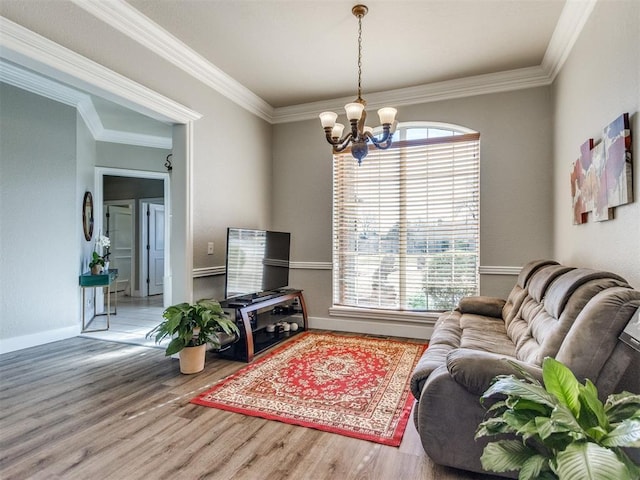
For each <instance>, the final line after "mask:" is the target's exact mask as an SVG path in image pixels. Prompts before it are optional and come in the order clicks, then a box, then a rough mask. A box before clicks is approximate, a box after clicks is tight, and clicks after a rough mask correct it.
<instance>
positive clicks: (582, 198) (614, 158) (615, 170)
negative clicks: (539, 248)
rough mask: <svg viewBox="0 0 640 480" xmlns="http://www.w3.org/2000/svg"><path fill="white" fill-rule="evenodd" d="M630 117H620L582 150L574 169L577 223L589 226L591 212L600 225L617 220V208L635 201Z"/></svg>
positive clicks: (573, 203) (572, 193) (574, 219)
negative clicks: (598, 141)
mask: <svg viewBox="0 0 640 480" xmlns="http://www.w3.org/2000/svg"><path fill="white" fill-rule="evenodd" d="M631 165H632V164H631V130H630V129H629V114H628V113H625V114H622V115H620V116H619V117H618V118H617V119H615V120H614V121H613V122H611V123H610V124H609V125H607V127H606V128H605V129H604V131H603V139H602V141H601V142H600V143H598V144H597V145H596V144H594V141H593V139H589V140H587V141H586V142H585V143H583V144H582V146H581V147H580V158H578V159H577V160H576V161H575V162H574V163H573V165H572V169H571V198H572V207H573V223H574V224H576V225H579V224H582V223H585V222H586V221H587V218H588V213H589V212H592V215H593V220H595V221H597V222H600V221H603V220H611V219H612V218H613V207H617V206H619V205H624V204H626V203H631V202H632V201H633V187H632V170H631V168H632V167H631Z"/></svg>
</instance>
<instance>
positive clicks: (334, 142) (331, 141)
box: [324, 127, 353, 150]
mask: <svg viewBox="0 0 640 480" xmlns="http://www.w3.org/2000/svg"><path fill="white" fill-rule="evenodd" d="M324 133H325V138H326V139H327V142H329V144H331V145H333V146H334V147H335V146H336V145H342V144H345V143H346V144H348V143H349V141H350V140H351V139H352V138H353V135H352V134H351V132H347V133H346V134H345V135H343V137H342V138H340V139H336V140H334V139H333V137H332V136H331V127H327V128H325V129H324ZM343 150H344V148H343Z"/></svg>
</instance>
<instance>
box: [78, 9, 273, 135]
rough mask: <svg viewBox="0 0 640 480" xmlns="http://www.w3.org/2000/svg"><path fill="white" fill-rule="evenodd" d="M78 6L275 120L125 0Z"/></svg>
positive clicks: (264, 105)
mask: <svg viewBox="0 0 640 480" xmlns="http://www.w3.org/2000/svg"><path fill="white" fill-rule="evenodd" d="M72 1H73V2H74V3H75V4H76V5H78V6H79V7H81V8H83V9H84V10H86V11H87V12H89V13H91V14H92V15H94V16H95V17H97V18H99V19H100V20H102V21H103V22H105V23H106V24H107V25H109V26H111V27H113V28H115V29H117V30H119V31H120V32H122V33H124V34H125V35H127V36H128V37H130V38H131V39H133V40H135V41H136V42H138V43H140V44H141V45H143V46H145V47H146V48H148V49H149V50H151V51H152V52H154V53H155V54H157V55H159V56H160V57H162V58H164V59H165V60H167V61H168V62H170V63H172V64H173V65H175V66H176V67H178V68H180V69H182V70H183V71H185V72H186V73H188V74H189V75H191V76H192V77H194V78H195V79H197V80H199V81H201V82H202V83H204V84H205V85H208V86H209V87H211V88H213V89H214V90H215V91H217V92H218V93H220V94H221V95H223V96H225V97H227V98H228V99H229V100H231V101H232V102H235V103H236V104H238V105H239V106H241V107H243V108H244V109H246V110H248V111H249V112H251V113H253V114H254V115H257V116H258V117H260V118H262V119H263V120H266V121H269V122H270V121H271V117H272V115H273V107H272V106H271V105H269V104H268V103H267V102H265V101H264V100H263V99H261V98H260V97H258V96H257V95H256V94H255V93H253V92H252V91H251V90H249V89H248V88H246V87H245V86H244V85H242V84H240V83H239V82H237V81H236V80H234V79H233V78H231V77H230V76H229V75H227V74H226V73H224V72H223V71H222V70H220V69H219V68H218V67H216V66H215V65H213V64H212V63H210V62H209V61H208V60H206V59H205V58H204V57H203V56H202V55H200V54H199V53H197V52H196V51H194V50H192V49H191V48H190V47H188V46H187V45H185V44H184V43H183V42H182V41H180V40H179V39H177V38H176V37H174V36H173V35H171V34H170V33H169V32H167V31H166V30H165V29H163V28H162V27H161V26H160V25H158V24H157V23H155V22H153V21H152V20H151V19H149V18H148V17H146V16H145V15H143V14H142V13H140V12H139V11H138V10H136V9H135V8H133V7H132V6H131V5H129V4H128V3H127V2H125V1H123V0H113V1H109V2H105V1H104V0H72Z"/></svg>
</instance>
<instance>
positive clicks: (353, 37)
mask: <svg viewBox="0 0 640 480" xmlns="http://www.w3.org/2000/svg"><path fill="white" fill-rule="evenodd" d="M127 3H129V4H130V5H131V6H132V7H134V8H135V9H136V10H138V11H139V12H140V13H142V14H143V15H144V16H146V17H148V18H149V19H150V20H151V21H153V22H154V23H156V24H157V25H159V26H160V27H162V28H163V29H164V30H166V31H167V32H169V33H170V34H171V35H173V36H174V37H176V38H177V39H179V40H180V41H181V42H183V43H184V44H185V45H186V46H188V47H189V48H190V49H191V50H193V51H195V52H197V53H198V54H199V55H200V56H201V57H203V58H204V59H206V61H208V62H210V63H211V64H213V65H215V66H217V67H218V68H220V69H221V70H222V71H223V72H225V73H226V74H228V75H229V76H231V77H232V78H233V79H235V80H236V81H238V82H239V83H240V84H242V85H243V86H245V87H246V88H248V89H249V90H250V91H252V92H253V93H255V94H256V95H257V96H259V97H260V98H262V99H263V100H264V101H266V102H267V103H268V104H269V105H271V106H272V107H275V108H278V107H286V106H291V105H298V104H303V103H309V102H315V101H320V100H328V99H333V98H339V97H344V96H355V93H356V87H357V52H358V50H357V45H358V44H357V33H358V22H357V19H356V17H354V16H353V15H352V13H351V8H352V7H353V5H355V4H356V3H357V2H356V1H354V0H347V1H345V0H322V1H319V0H316V1H308V0H234V1H229V0H163V1H157V0H127ZM365 3H366V5H367V6H368V7H369V12H368V14H367V15H366V16H365V17H364V18H363V21H362V30H363V32H362V43H363V59H362V87H363V90H364V93H365V94H366V92H381V91H386V90H395V89H400V88H407V87H415V86H419V85H425V84H430V83H434V82H442V81H447V80H453V79H459V78H464V77H469V76H475V75H482V74H490V73H496V72H502V71H506V70H513V69H519V68H524V67H532V66H538V65H540V64H541V62H542V59H543V57H544V55H545V52H546V50H547V46H548V45H549V42H550V40H551V37H552V35H553V32H554V29H555V27H556V25H557V23H558V19H559V17H560V13H561V12H562V9H563V7H564V4H565V0H408V1H407V0H393V1H390V0H368V1H366V2H365Z"/></svg>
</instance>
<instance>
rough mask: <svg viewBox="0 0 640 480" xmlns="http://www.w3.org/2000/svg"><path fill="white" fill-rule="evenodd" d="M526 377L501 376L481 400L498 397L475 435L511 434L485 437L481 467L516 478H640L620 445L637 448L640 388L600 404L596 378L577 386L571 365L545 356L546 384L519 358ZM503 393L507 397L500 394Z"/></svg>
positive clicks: (639, 426)
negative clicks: (489, 439)
mask: <svg viewBox="0 0 640 480" xmlns="http://www.w3.org/2000/svg"><path fill="white" fill-rule="evenodd" d="M510 363H511V364H512V365H514V367H515V368H516V369H517V370H519V372H520V374H521V376H522V377H524V378H516V377H515V376H514V375H500V376H498V377H496V378H495V379H494V383H493V384H492V385H491V386H490V387H489V389H488V390H487V391H486V392H485V393H484V395H483V396H482V398H481V402H483V403H484V402H485V401H486V400H487V399H489V398H492V397H494V396H496V395H497V396H499V397H501V398H502V399H501V400H499V401H497V402H496V403H495V404H493V405H492V406H491V407H490V408H489V413H490V414H491V415H492V416H491V417H490V418H488V419H486V420H485V421H483V422H482V423H481V424H480V426H479V428H478V431H477V433H476V438H478V437H484V436H493V435H500V434H504V433H507V434H515V435H516V436H517V437H519V438H516V439H513V438H512V439H502V440H499V441H495V442H490V443H489V444H487V446H486V447H485V448H484V451H483V453H482V457H481V459H480V460H481V462H482V468H484V469H485V470H488V471H493V472H507V471H517V472H519V477H518V478H519V479H521V480H524V479H545V480H546V479H556V478H557V479H561V480H573V479H576V480H578V479H579V480H582V479H600V480H605V479H607V480H608V479H611V480H627V479H628V480H632V479H638V478H640V467H638V465H635V464H634V463H633V461H632V460H631V459H630V458H629V457H628V456H627V454H626V453H625V452H624V451H623V447H636V448H637V447H640V395H635V394H631V393H629V392H622V393H619V394H612V395H609V397H608V398H607V400H606V402H605V403H604V404H603V403H602V402H601V401H600V400H599V399H598V391H597V389H596V387H595V385H594V384H593V383H592V382H591V381H589V380H588V379H587V380H586V382H585V384H584V385H582V384H581V383H579V382H578V380H577V379H576V377H575V376H574V375H573V373H572V372H571V370H569V368H567V367H566V366H565V365H563V364H562V363H560V362H558V361H557V360H554V359H552V358H545V359H544V361H543V363H542V380H543V382H544V385H543V384H542V383H540V382H539V381H538V380H537V379H535V378H533V377H532V376H531V375H530V374H528V373H527V372H525V371H524V370H522V368H520V367H519V366H518V365H517V364H515V363H513V362H510ZM505 397H506V398H505Z"/></svg>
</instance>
